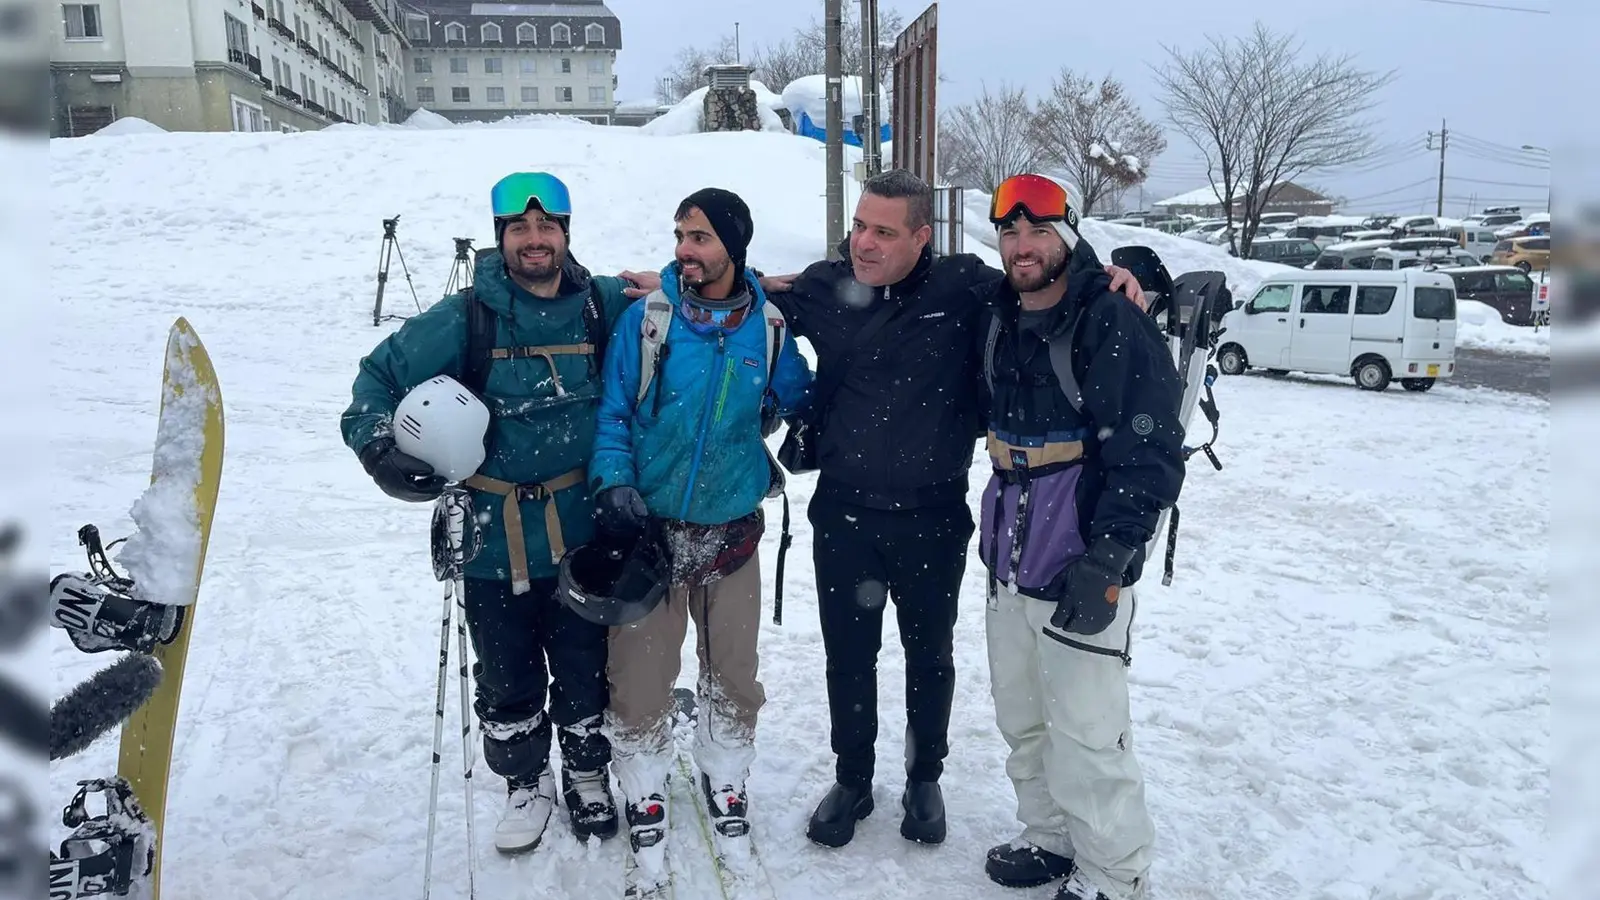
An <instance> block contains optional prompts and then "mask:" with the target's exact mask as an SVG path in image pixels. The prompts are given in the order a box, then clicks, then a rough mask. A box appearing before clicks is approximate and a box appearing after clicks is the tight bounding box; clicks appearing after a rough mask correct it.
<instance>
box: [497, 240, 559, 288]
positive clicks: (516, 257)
mask: <svg viewBox="0 0 1600 900" xmlns="http://www.w3.org/2000/svg"><path fill="white" fill-rule="evenodd" d="M537 250H543V251H545V252H546V253H548V254H550V258H549V260H548V261H546V262H543V263H536V262H534V261H532V260H531V259H526V258H524V256H523V254H525V253H533V252H534V251H537ZM566 261H567V254H566V251H565V250H562V249H561V248H559V247H551V246H549V245H547V244H534V245H529V246H526V247H522V248H519V249H518V250H517V252H516V253H514V254H512V255H510V256H508V257H507V258H506V261H505V263H506V270H507V271H509V272H510V273H511V274H512V275H515V276H517V277H518V278H521V279H523V280H525V281H531V282H535V283H538V282H543V281H550V280H552V279H554V278H555V277H556V276H557V275H560V274H561V266H562V265H563V264H564V263H565V262H566Z"/></svg>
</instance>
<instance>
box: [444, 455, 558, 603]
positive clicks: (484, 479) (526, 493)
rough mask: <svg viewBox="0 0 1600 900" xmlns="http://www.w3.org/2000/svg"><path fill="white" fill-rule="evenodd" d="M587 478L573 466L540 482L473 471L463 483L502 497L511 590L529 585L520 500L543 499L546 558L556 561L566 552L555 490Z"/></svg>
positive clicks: (522, 591)
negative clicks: (507, 478)
mask: <svg viewBox="0 0 1600 900" xmlns="http://www.w3.org/2000/svg"><path fill="white" fill-rule="evenodd" d="M586 478H587V475H586V473H585V472H584V470H583V469H581V468H579V469H573V470H572V471H570V472H566V473H564V474H562V475H557V476H556V477H555V478H552V479H550V480H549V481H546V482H544V483H543V484H513V483H511V482H509V481H501V480H500V479H498V478H490V477H489V476H487V475H483V474H481V473H480V474H476V475H473V476H472V477H470V478H468V479H467V480H466V481H465V482H464V484H466V485H467V486H468V487H473V488H477V489H478V490H480V491H487V492H488V493H491V494H497V495H499V496H502V497H504V498H506V500H505V505H504V509H503V511H502V512H501V516H502V517H503V519H504V521H505V526H506V549H507V551H508V552H509V554H510V557H511V592H512V593H513V594H526V593H527V592H528V591H529V590H530V589H532V587H533V582H532V580H531V579H530V578H529V577H528V549H527V548H528V544H527V539H526V538H525V537H524V536H523V531H522V501H524V500H542V501H544V528H545V534H546V536H547V538H548V540H549V542H550V561H551V562H553V563H557V564H559V563H560V562H561V557H562V556H563V555H565V554H566V552H567V543H566V541H565V540H563V539H562V536H561V514H560V511H559V510H558V509H557V507H556V498H555V495H556V493H557V492H558V491H564V490H566V489H568V488H573V487H577V486H578V485H581V484H583V483H584V481H585V479H586Z"/></svg>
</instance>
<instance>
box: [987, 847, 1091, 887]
mask: <svg viewBox="0 0 1600 900" xmlns="http://www.w3.org/2000/svg"><path fill="white" fill-rule="evenodd" d="M1071 871H1072V860H1070V859H1068V858H1067V857H1065V856H1059V855H1057V854H1054V853H1051V852H1050V851H1049V850H1043V849H1041V848H1039V847H1035V846H1034V845H1032V844H1030V843H1028V842H1027V841H1024V840H1021V839H1018V840H1015V841H1012V842H1011V843H1009V844H1001V845H1000V846H998V847H990V848H989V858H988V859H986V860H984V862H983V872H984V874H985V875H988V876H989V880H990V881H992V882H994V883H995V884H998V885H1001V886H1003V887H1012V888H1031V887H1038V886H1040V885H1043V884H1049V883H1050V882H1052V881H1055V880H1056V879H1057V878H1065V877H1066V875H1067V873H1068V872H1071Z"/></svg>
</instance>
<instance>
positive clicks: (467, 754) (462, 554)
mask: <svg viewBox="0 0 1600 900" xmlns="http://www.w3.org/2000/svg"><path fill="white" fill-rule="evenodd" d="M449 503H450V552H451V555H452V556H453V557H454V560H455V567H454V568H455V571H454V573H453V574H454V576H455V578H454V580H453V581H452V582H451V587H452V588H453V589H454V593H455V599H456V606H457V607H458V608H459V612H458V613H457V617H456V649H457V651H458V654H457V655H459V656H460V672H461V691H460V693H461V769H462V774H463V776H464V777H465V781H466V792H467V896H468V897H469V898H476V897H477V896H478V889H477V876H476V875H475V874H474V869H475V868H476V862H477V858H478V854H477V851H476V848H475V846H474V844H475V842H474V840H473V827H472V820H473V806H472V764H473V762H474V761H475V759H476V753H475V752H474V748H473V746H472V701H471V700H470V699H469V695H470V694H471V693H472V676H471V674H470V673H469V672H468V671H467V665H468V662H467V591H466V587H467V576H466V567H467V561H466V556H467V551H466V521H467V509H466V503H467V497H466V493H465V492H459V493H454V494H452V496H451V498H450V501H449Z"/></svg>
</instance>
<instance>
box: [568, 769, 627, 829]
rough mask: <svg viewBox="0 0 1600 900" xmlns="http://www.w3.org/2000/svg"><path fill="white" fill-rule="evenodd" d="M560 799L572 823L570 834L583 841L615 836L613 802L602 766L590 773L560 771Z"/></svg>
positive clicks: (615, 821)
mask: <svg viewBox="0 0 1600 900" xmlns="http://www.w3.org/2000/svg"><path fill="white" fill-rule="evenodd" d="M561 797H562V800H564V801H565V802H566V804H567V815H568V816H570V817H571V820H572V833H573V834H576V835H577V836H578V840H580V841H586V840H588V839H589V835H591V834H592V835H595V836H597V837H599V838H600V839H601V840H608V839H610V838H613V837H616V836H617V801H616V800H615V799H614V798H613V797H612V796H611V777H610V775H609V774H608V773H607V772H606V770H605V768H604V767H601V768H599V769H595V770H594V771H591V772H582V771H578V770H576V769H567V768H563V769H562V770H561Z"/></svg>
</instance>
